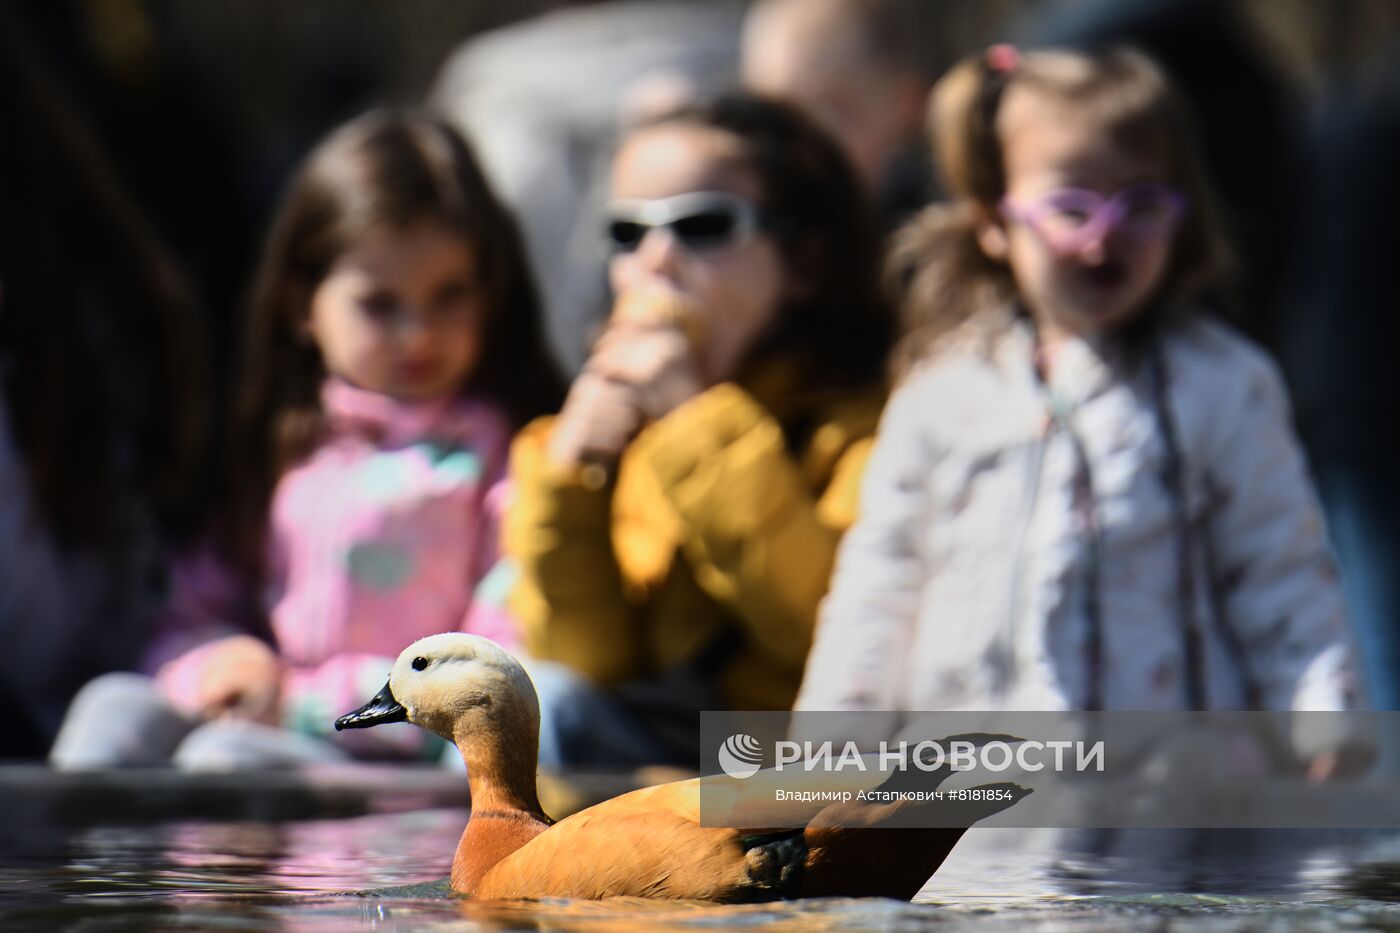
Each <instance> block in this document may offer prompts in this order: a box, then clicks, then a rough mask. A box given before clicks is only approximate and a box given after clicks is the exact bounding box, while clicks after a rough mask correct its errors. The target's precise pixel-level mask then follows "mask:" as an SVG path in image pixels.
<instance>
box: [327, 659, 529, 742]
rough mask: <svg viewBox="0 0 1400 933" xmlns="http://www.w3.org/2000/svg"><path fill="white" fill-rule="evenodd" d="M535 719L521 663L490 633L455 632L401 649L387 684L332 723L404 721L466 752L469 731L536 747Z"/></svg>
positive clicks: (358, 725)
mask: <svg viewBox="0 0 1400 933" xmlns="http://www.w3.org/2000/svg"><path fill="white" fill-rule="evenodd" d="M539 718H540V710H539V700H538V699H537V697H536V695H535V687H534V684H533V683H531V681H530V677H529V675H528V674H526V673H525V669H524V668H523V667H521V666H520V662H519V661H517V660H515V658H514V657H512V656H511V655H510V653H509V652H507V651H506V650H505V649H503V648H501V647H500V646H499V645H497V644H496V643H495V642H493V641H491V640H490V639H489V638H482V637H481V636H479V635H464V634H461V633H455V632H454V633H448V634H444V635H430V636H428V637H427V638H423V639H419V640H418V641H416V642H414V643H413V644H411V645H409V646H408V647H407V648H405V649H404V650H403V653H401V654H400V655H399V657H398V660H397V661H395V662H394V669H393V671H392V672H391V673H390V674H389V682H388V683H386V684H385V685H384V689H382V690H380V691H379V692H378V693H377V694H375V695H374V697H373V699H371V700H370V701H369V702H368V703H366V704H365V705H364V706H361V707H360V708H359V709H357V710H355V711H353V712H350V713H346V714H345V715H344V716H341V717H340V718H339V719H337V720H336V721H335V728H336V729H337V731H338V730H341V729H365V728H368V727H370V726H377V725H379V724H380V723H386V722H404V721H407V722H411V723H413V724H414V725H416V726H421V727H422V728H424V729H427V730H428V731H429V732H433V733H436V734H437V735H440V736H442V737H443V738H444V739H447V740H448V741H449V742H456V743H457V745H458V747H459V748H462V749H463V750H464V751H465V744H464V742H465V740H468V739H470V738H472V737H474V736H502V737H504V736H511V737H513V738H514V739H515V740H516V742H517V743H519V744H525V740H527V739H528V744H529V745H530V746H535V745H536V744H537V743H538V736H539Z"/></svg>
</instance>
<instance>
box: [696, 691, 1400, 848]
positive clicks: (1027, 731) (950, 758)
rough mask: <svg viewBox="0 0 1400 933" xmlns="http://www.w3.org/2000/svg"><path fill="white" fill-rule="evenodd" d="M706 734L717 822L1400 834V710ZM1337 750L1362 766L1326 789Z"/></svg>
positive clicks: (925, 721) (879, 716)
mask: <svg viewBox="0 0 1400 933" xmlns="http://www.w3.org/2000/svg"><path fill="white" fill-rule="evenodd" d="M701 731H702V735H701V747H700V754H701V759H702V763H703V765H702V771H703V772H705V773H706V776H705V777H702V778H701V784H700V794H701V821H702V823H705V824H707V825H716V826H718V825H724V826H735V827H760V826H770V827H779V826H800V825H805V823H806V821H808V820H810V819H811V818H812V816H813V811H812V805H814V804H830V803H853V804H865V803H882V802H904V803H908V804H919V805H920V806H917V807H912V806H911V808H910V813H911V814H912V816H911V819H917V820H919V821H922V822H921V823H919V825H933V826H966V825H970V823H971V822H975V821H980V820H983V819H984V818H987V821H988V824H989V825H999V826H1016V827H1053V828H1147V827H1152V828H1197V827H1200V828H1208V827H1235V828H1266V827H1267V828H1284V827H1327V828H1351V827H1365V828H1375V827H1400V792H1397V790H1396V788H1395V784H1394V781H1393V779H1387V778H1386V777H1385V776H1384V775H1382V776H1380V777H1379V778H1378V779H1377V778H1373V779H1371V780H1370V782H1369V783H1368V782H1367V780H1366V769H1365V763H1366V762H1367V761H1368V760H1370V759H1371V758H1373V757H1374V755H1373V754H1372V752H1373V751H1374V750H1375V749H1378V748H1382V747H1385V745H1386V744H1387V743H1389V744H1390V747H1392V748H1396V749H1400V713H1280V712H1175V711H1169V712H1148V713H1140V712H1134V713H1077V712H1055V713H1035V712H1011V713H1002V712H958V713H892V712H874V713H808V712H803V713H797V714H784V713H719V712H716V713H710V712H706V713H704V714H702V716H701ZM1329 750H1335V751H1337V752H1339V753H1341V755H1340V759H1339V760H1345V761H1347V762H1349V763H1350V765H1351V766H1350V767H1349V768H1345V769H1341V770H1339V771H1338V772H1337V773H1336V774H1335V775H1334V779H1333V780H1332V781H1331V782H1330V783H1326V784H1319V783H1316V778H1315V776H1314V775H1313V773H1312V769H1310V768H1309V763H1310V762H1312V761H1315V760H1316V759H1317V756H1318V755H1319V754H1320V753H1323V752H1327V751H1329ZM1358 763H1361V764H1360V766H1358ZM1028 792H1033V793H1030V794H1029V796H1027V793H1028ZM1008 800H1010V801H1014V803H1015V805H1014V806H1004V805H1003V806H998V807H995V808H990V807H989V808H984V809H980V810H979V809H978V808H977V807H968V806H962V807H959V806H955V804H967V803H969V802H978V801H1008ZM925 804H926V805H925ZM847 817H850V818H851V819H853V820H854V819H858V818H859V816H858V815H857V814H856V813H855V812H854V811H853V812H851V813H846V812H844V811H842V812H834V811H833V812H832V813H828V814H827V815H826V818H830V819H838V820H839V819H845V818H847Z"/></svg>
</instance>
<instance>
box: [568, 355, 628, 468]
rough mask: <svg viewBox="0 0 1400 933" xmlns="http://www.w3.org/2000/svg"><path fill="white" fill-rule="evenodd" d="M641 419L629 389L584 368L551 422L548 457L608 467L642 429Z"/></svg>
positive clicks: (620, 383) (624, 384) (575, 463)
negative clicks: (554, 419)
mask: <svg viewBox="0 0 1400 933" xmlns="http://www.w3.org/2000/svg"><path fill="white" fill-rule="evenodd" d="M590 366H591V362H590ZM644 420H645V415H644V414H643V412H642V409H641V407H640V406H639V405H638V404H637V393H636V390H635V389H634V388H633V387H632V386H630V385H628V384H626V383H623V382H618V381H616V380H613V379H609V378H607V377H606V376H603V375H601V374H600V373H596V372H593V371H592V370H591V369H589V368H585V369H584V371H583V372H582V373H581V374H580V375H579V377H578V378H577V379H575V380H574V384H573V386H572V387H571V388H570V389H569V397H568V398H567V399H565V400H564V410H563V411H562V412H560V414H559V418H558V419H557V420H556V421H555V423H554V430H553V432H552V433H551V435H550V441H549V453H550V456H551V457H552V458H553V459H554V460H555V462H557V463H563V464H568V465H571V466H576V465H579V464H586V463H601V464H605V465H611V464H612V463H613V462H614V461H616V460H617V458H618V457H619V456H620V455H621V454H622V449H623V448H624V447H626V446H627V444H628V442H630V441H631V440H632V438H633V437H635V436H636V434H637V432H638V431H640V430H641V428H642V422H643V421H644Z"/></svg>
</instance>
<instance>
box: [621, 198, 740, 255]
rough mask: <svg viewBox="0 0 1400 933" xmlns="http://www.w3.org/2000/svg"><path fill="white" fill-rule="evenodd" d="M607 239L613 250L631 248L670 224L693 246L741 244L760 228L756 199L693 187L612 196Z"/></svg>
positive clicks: (703, 248)
mask: <svg viewBox="0 0 1400 933" xmlns="http://www.w3.org/2000/svg"><path fill="white" fill-rule="evenodd" d="M605 216H606V221H605V225H604V228H603V233H604V241H605V243H606V244H607V247H608V250H609V251H610V252H613V253H630V252H631V251H632V250H634V249H636V248H637V247H638V246H640V245H641V243H642V240H643V239H645V238H646V235H647V233H648V232H649V231H651V230H653V229H655V228H656V227H665V228H666V229H668V230H670V231H671V234H672V235H673V236H675V238H676V239H677V240H679V241H680V242H681V244H682V245H683V246H684V247H685V248H686V249H688V250H691V251H693V252H704V251H706V250H715V249H721V248H723V247H726V246H737V245H739V244H741V243H743V242H745V241H746V240H748V239H749V238H750V237H751V236H753V235H754V234H755V233H757V232H758V230H759V229H760V228H761V226H762V224H761V218H760V216H759V210H758V208H757V207H756V206H754V204H753V203H752V202H750V201H748V200H746V199H744V198H742V197H740V196H739V195H737V194H731V193H729V192H728V191H689V192H686V193H685V194H678V195H674V196H673V197H669V198H656V199H654V200H644V199H640V198H624V199H620V200H616V201H609V202H608V205H607V208H606V211H605Z"/></svg>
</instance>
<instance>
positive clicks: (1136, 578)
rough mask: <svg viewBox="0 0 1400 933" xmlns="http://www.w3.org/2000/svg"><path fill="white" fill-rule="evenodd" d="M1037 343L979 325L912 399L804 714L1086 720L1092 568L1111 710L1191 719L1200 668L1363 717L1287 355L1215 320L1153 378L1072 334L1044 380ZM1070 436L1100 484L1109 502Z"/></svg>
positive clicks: (1304, 705) (1199, 323)
mask: <svg viewBox="0 0 1400 933" xmlns="http://www.w3.org/2000/svg"><path fill="white" fill-rule="evenodd" d="M988 333H995V336H994V337H989V336H988ZM1033 348H1034V339H1033V336H1032V334H1031V333H1030V329H1029V327H1028V326H1026V325H1025V324H1023V323H1019V322H1010V321H1007V322H1005V326H1004V327H1002V328H1000V329H997V330H995V331H992V332H985V331H982V330H981V329H980V328H973V327H970V326H969V327H967V328H964V330H963V331H962V332H961V333H960V334H959V335H958V336H957V337H955V338H954V339H953V340H952V341H950V342H949V344H948V345H947V346H946V347H945V349H944V350H943V351H941V352H940V353H939V354H938V355H937V356H936V357H935V358H934V359H933V360H932V361H930V362H929V363H926V364H925V365H924V366H923V367H922V368H920V369H918V370H916V371H915V372H914V373H913V374H912V375H911V376H910V377H909V378H908V379H907V380H906V381H905V383H904V384H903V385H902V386H901V387H900V388H899V389H898V390H897V391H896V392H895V394H894V396H893V397H892V399H891V401H890V403H889V407H888V408H887V409H886V412H885V414H884V418H883V420H882V422H881V427H880V432H879V435H878V438H877V440H876V444H875V449H874V452H873V453H872V455H871V460H870V463H869V467H868V471H867V474H866V477H865V481H864V485H863V487H862V501H861V517H860V519H859V520H858V521H857V523H856V524H855V526H854V527H853V528H852V529H851V530H850V531H849V532H848V533H847V534H846V537H845V539H844V541H843V543H842V546H841V551H840V555H839V558H838V561H837V567H836V571H835V575H834V577H833V580H832V585H831V590H830V592H829V594H828V596H827V598H826V601H825V602H824V604H823V606H822V610H821V615H820V621H819V624H818V630H817V634H816V642H815V646H814V648H813V650H812V654H811V656H810V657H809V659H808V663H807V669H806V675H805V678H804V682H803V686H802V690H801V693H800V695H799V697H798V701H797V708H799V709H809V710H821V709H926V710H939V709H941V710H959V709H961V710H996V709H1001V710H1062V709H1081V708H1085V705H1086V703H1088V702H1089V698H1090V697H1091V696H1092V694H1091V684H1090V681H1091V679H1092V676H1091V672H1092V670H1093V666H1092V665H1093V662H1092V661H1091V660H1090V658H1091V657H1092V650H1091V648H1090V647H1089V646H1090V641H1089V638H1090V630H1091V629H1092V627H1093V626H1092V625H1091V619H1092V614H1091V612H1090V610H1089V609H1088V603H1087V602H1086V598H1087V594H1088V592H1089V590H1090V589H1095V588H1094V587H1091V586H1090V585H1089V583H1088V581H1089V580H1091V579H1092V577H1091V570H1090V565H1093V564H1096V565H1097V567H1098V576H1099V580H1100V583H1099V585H1098V587H1097V588H1096V589H1097V591H1098V593H1099V594H1100V596H1099V600H1100V602H1099V605H1100V607H1101V608H1100V609H1099V611H1098V618H1100V619H1101V620H1102V622H1101V624H1100V626H1099V628H1100V631H1101V635H1100V641H1099V644H1100V645H1101V647H1100V650H1099V654H1098V657H1099V659H1100V661H1099V665H1098V670H1099V671H1100V674H1099V677H1098V683H1099V687H1098V690H1099V694H1100V697H1101V701H1100V703H1101V707H1102V708H1104V709H1118V710H1170V709H1183V708H1184V709H1189V708H1192V707H1193V705H1197V704H1193V702H1192V700H1191V695H1190V692H1189V690H1188V686H1187V684H1188V682H1189V680H1190V675H1189V673H1188V671H1189V670H1190V669H1191V665H1189V664H1188V661H1187V658H1188V657H1189V656H1192V655H1194V656H1195V657H1196V658H1198V659H1199V661H1198V663H1197V664H1196V665H1195V670H1196V671H1198V672H1199V673H1198V677H1197V678H1196V681H1195V682H1196V683H1198V684H1200V691H1199V692H1198V693H1197V696H1198V697H1202V701H1201V702H1200V703H1199V705H1202V706H1204V707H1205V708H1208V709H1247V708H1251V707H1256V706H1257V707H1262V708H1267V709H1285V710H1286V709H1299V710H1302V709H1316V710H1333V709H1352V708H1359V707H1360V706H1362V705H1363V701H1362V691H1361V689H1360V685H1359V683H1358V681H1357V675H1356V673H1355V670H1356V664H1355V659H1354V657H1353V651H1352V646H1351V639H1350V634H1349V632H1348V629H1347V624H1346V620H1345V615H1344V611H1343V605H1342V600H1341V593H1340V586H1339V582H1338V577H1337V572H1336V570H1335V568H1334V565H1333V562H1332V559H1331V556H1330V554H1329V551H1328V548H1327V545H1326V540H1325V536H1324V530H1323V526H1322V519H1321V512H1320V509H1319V507H1318V503H1317V501H1316V498H1315V496H1314V493H1313V490H1312V488H1311V485H1310V482H1309V479H1308V475H1307V470H1306V467H1305V464H1304V462H1303V457H1302V454H1301V451H1300V449H1299V446H1298V444H1297V442H1296V440H1295V438H1294V436H1293V433H1292V430H1291V427H1290V423H1289V412H1288V405H1287V400H1286V396H1285V391H1284V388H1283V384H1282V381H1281V380H1280V378H1279V376H1278V374H1277V372H1276V371H1275V369H1274V367H1273V365H1272V364H1271V363H1270V361H1269V360H1268V359H1266V358H1265V356H1264V355H1263V354H1262V353H1261V352H1259V351H1258V350H1257V349H1255V348H1253V347H1252V346H1251V345H1249V344H1248V343H1247V342H1246V341H1245V340H1244V339H1243V338H1241V337H1239V336H1237V335H1236V334H1234V333H1233V332H1231V331H1230V330H1228V329H1227V328H1226V327H1224V326H1222V325H1220V324H1218V323H1214V322H1211V321H1209V320H1206V319H1203V318H1192V319H1188V320H1186V321H1184V322H1182V323H1179V324H1176V325H1174V326H1173V327H1171V328H1170V329H1169V330H1168V331H1167V332H1166V333H1165V334H1164V335H1163V336H1161V337H1160V338H1158V342H1157V344H1156V347H1155V349H1154V350H1153V351H1152V352H1151V353H1149V354H1147V358H1152V356H1153V354H1155V358H1156V359H1157V360H1158V361H1160V366H1159V367H1158V368H1157V372H1159V373H1160V374H1161V375H1160V376H1159V377H1158V379H1156V380H1154V378H1153V368H1154V367H1153V366H1152V365H1150V364H1148V363H1146V362H1140V363H1139V364H1137V365H1134V364H1132V363H1130V362H1129V359H1128V357H1127V356H1126V354H1125V353H1124V351H1123V350H1122V349H1121V348H1118V349H1114V348H1111V347H1108V346H1102V345H1100V346H1095V345H1091V344H1090V343H1088V342H1085V341H1080V340H1070V341H1069V342H1068V343H1067V344H1066V345H1064V346H1063V347H1062V348H1061V349H1060V350H1059V351H1058V354H1057V357H1056V360H1055V365H1054V367H1053V369H1054V371H1053V373H1052V375H1051V383H1052V384H1051V385H1050V386H1049V387H1044V386H1042V385H1041V384H1040V382H1039V380H1038V379H1037V377H1036V375H1035V369H1034V367H1033V363H1032V360H1033ZM1154 386H1160V387H1161V388H1160V390H1155V389H1154ZM1051 393H1053V396H1055V397H1057V398H1058V399H1059V400H1060V401H1061V406H1060V410H1061V411H1066V412H1067V414H1066V415H1065V418H1064V419H1063V420H1061V421H1060V422H1059V423H1057V422H1056V420H1055V419H1053V418H1052V417H1051V416H1050V411H1051V407H1050V401H1049V399H1050V396H1051ZM1154 399H1165V400H1166V404H1165V408H1166V413H1165V415H1166V419H1167V420H1166V421H1164V419H1163V416H1162V414H1161V413H1160V411H1159V410H1160V408H1161V407H1162V406H1159V405H1158V404H1157V403H1156V402H1155V401H1154ZM1167 426H1169V428H1168V427H1167ZM1071 432H1072V433H1073V435H1077V437H1078V439H1079V442H1080V443H1081V444H1082V445H1083V446H1082V449H1083V450H1084V455H1083V460H1084V461H1085V462H1087V465H1088V470H1087V472H1088V474H1089V475H1090V476H1091V477H1092V479H1091V480H1090V483H1091V485H1092V489H1093V494H1092V497H1091V501H1092V502H1093V507H1092V510H1091V511H1090V512H1088V513H1086V511H1085V508H1084V506H1083V503H1084V501H1085V497H1083V495H1082V490H1083V488H1084V487H1083V483H1084V479H1083V477H1084V473H1085V470H1084V467H1083V466H1081V465H1080V458H1079V457H1078V456H1077V455H1076V452H1075V442H1074V441H1073V440H1072V438H1071ZM1168 435H1170V436H1173V437H1175V438H1176V443H1175V445H1174V446H1175V449H1176V450H1177V451H1178V452H1179V458H1178V462H1179V463H1180V464H1181V466H1180V468H1179V469H1178V470H1176V471H1173V470H1172V469H1171V462H1172V460H1171V450H1172V445H1171V444H1169V443H1168V441H1167V436H1168ZM1076 477H1079V483H1080V488H1081V499H1080V500H1079V504H1078V505H1076V503H1075V500H1074V498H1073V497H1074V495H1075V486H1076ZM1173 477H1179V482H1176V481H1174V479H1173ZM1173 489H1176V490H1180V492H1179V493H1178V495H1177V496H1176V498H1175V499H1174V497H1173V493H1172V490H1173ZM1174 501H1176V502H1182V501H1184V506H1182V507H1180V508H1177V507H1174ZM1086 514H1087V515H1089V516H1090V517H1088V518H1086V517H1085V516H1086ZM1188 519H1189V522H1188ZM1188 524H1189V531H1187V528H1188ZM1095 529H1096V532H1095ZM1095 538H1096V539H1097V541H1098V548H1097V551H1098V558H1097V560H1095V559H1094V556H1093V554H1094V551H1093V548H1091V547H1090V546H1089V541H1090V540H1092V539H1095ZM1183 542H1186V543H1185V544H1184V545H1183ZM1183 558H1184V559H1183ZM1186 564H1189V565H1190V566H1191V568H1192V569H1191V572H1190V573H1189V575H1183V573H1182V572H1181V568H1182V566H1183V565H1186ZM1184 584H1188V585H1186V588H1188V589H1190V590H1191V591H1192V592H1191V595H1190V603H1189V604H1184V603H1182V602H1180V601H1179V598H1178V597H1179V593H1180V592H1181V591H1182V589H1183V585H1184ZM1187 606H1189V617H1190V621H1189V623H1188V622H1187V621H1186V618H1185V617H1186V615H1187V614H1188V609H1187ZM1187 628H1194V629H1195V630H1196V631H1197V632H1198V633H1199V635H1198V641H1197V644H1198V645H1199V648H1198V649H1197V650H1195V651H1194V652H1191V651H1188V650H1187V648H1186V647H1185V646H1186V645H1187V644H1188V642H1187V641H1186V639H1185V637H1184V635H1183V631H1184V630H1185V629H1187Z"/></svg>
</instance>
